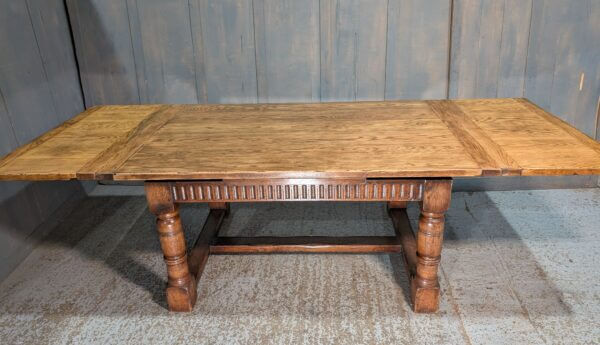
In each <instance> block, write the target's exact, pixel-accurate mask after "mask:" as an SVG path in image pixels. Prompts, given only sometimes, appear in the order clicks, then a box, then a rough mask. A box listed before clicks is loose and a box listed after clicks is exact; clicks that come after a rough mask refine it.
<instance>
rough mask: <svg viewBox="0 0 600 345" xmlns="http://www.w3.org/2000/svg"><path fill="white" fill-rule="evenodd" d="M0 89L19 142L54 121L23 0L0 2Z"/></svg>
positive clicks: (29, 137)
mask: <svg viewBox="0 0 600 345" xmlns="http://www.w3.org/2000/svg"><path fill="white" fill-rule="evenodd" d="M0 47H4V49H2V52H1V53H0V92H1V93H2V95H3V97H4V102H5V107H6V110H7V113H8V116H9V117H10V118H11V122H12V125H13V130H14V133H15V136H16V139H17V141H18V144H19V145H22V144H25V143H27V142H29V141H30V140H32V139H34V138H35V137H37V136H38V135H40V134H42V133H44V132H46V131H47V130H49V129H51V128H53V127H54V126H55V125H56V124H57V123H58V121H59V120H58V117H57V115H56V110H55V107H54V102H53V99H52V95H51V93H50V88H49V87H48V82H47V80H46V72H45V70H44V65H43V63H42V59H41V57H40V53H39V50H38V47H37V44H36V38H35V34H34V32H33V27H32V25H31V20H30V19H29V13H28V8H27V4H26V3H25V2H24V1H8V2H2V3H1V4H0Z"/></svg>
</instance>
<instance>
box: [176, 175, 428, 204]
mask: <svg viewBox="0 0 600 345" xmlns="http://www.w3.org/2000/svg"><path fill="white" fill-rule="evenodd" d="M165 183H169V184H170V190H171V193H172V196H173V202H175V203H194V202H261V201H267V202H272V201H420V200H422V199H423V193H424V185H425V180H424V179H375V180H362V181H361V180H356V179H354V180H351V179H347V180H346V179H264V180H224V181H176V182H165Z"/></svg>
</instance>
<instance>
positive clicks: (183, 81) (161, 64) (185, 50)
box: [129, 0, 198, 103]
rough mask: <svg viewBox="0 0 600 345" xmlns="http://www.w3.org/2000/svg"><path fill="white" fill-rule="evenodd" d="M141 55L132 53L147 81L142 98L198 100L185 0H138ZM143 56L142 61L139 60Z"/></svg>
mask: <svg viewBox="0 0 600 345" xmlns="http://www.w3.org/2000/svg"><path fill="white" fill-rule="evenodd" d="M129 10H130V11H133V10H137V16H138V19H139V27H133V26H132V31H133V32H135V33H134V34H133V36H134V37H140V39H141V45H142V53H143V55H141V56H139V55H137V54H136V55H135V58H136V64H138V63H142V64H143V65H144V78H145V81H146V82H147V84H146V87H145V92H146V94H145V95H142V96H141V98H142V99H144V100H147V101H148V102H150V103H197V102H198V97H197V91H196V77H195V60H194V49H193V42H192V33H191V26H190V13H189V7H188V1H187V0H172V1H162V0H144V1H137V7H136V9H129ZM141 59H143V62H142V61H140V60H141Z"/></svg>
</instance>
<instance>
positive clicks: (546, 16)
mask: <svg viewBox="0 0 600 345" xmlns="http://www.w3.org/2000/svg"><path fill="white" fill-rule="evenodd" d="M557 5H558V6H557ZM564 5H565V6H566V5H568V3H564ZM560 6H561V4H560V0H559V1H554V0H548V1H534V2H533V8H532V12H531V31H530V39H529V49H528V53H527V69H526V71H525V97H527V98H529V99H530V100H531V101H533V102H534V103H536V104H537V105H539V106H541V107H542V108H545V109H547V110H550V100H551V92H550V91H551V90H552V83H553V79H554V64H555V62H556V38H557V36H558V31H559V30H560V28H559V25H557V23H559V22H560V13H559V11H558V9H559V7H560Z"/></svg>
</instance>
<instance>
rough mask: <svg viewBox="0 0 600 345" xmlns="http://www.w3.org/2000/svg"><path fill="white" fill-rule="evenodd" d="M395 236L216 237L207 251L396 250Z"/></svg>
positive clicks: (257, 252)
mask: <svg viewBox="0 0 600 345" xmlns="http://www.w3.org/2000/svg"><path fill="white" fill-rule="evenodd" d="M400 250H401V245H400V242H399V241H398V239H397V238H396V236H344V237H328V236H297V237H292V236H289V237H287V236H286V237H217V239H216V241H215V243H214V244H212V245H211V246H210V254H267V253H269V254H272V253H353V254H358V253H397V252H400Z"/></svg>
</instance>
